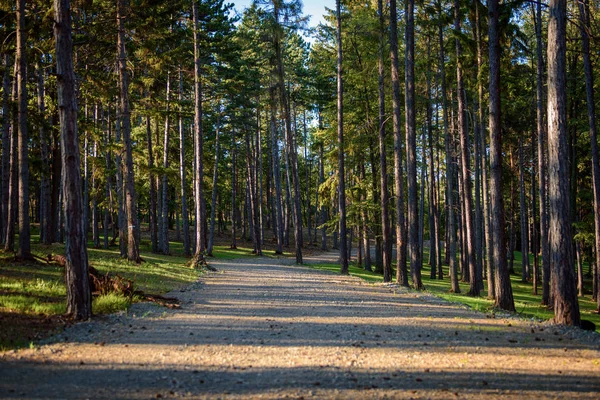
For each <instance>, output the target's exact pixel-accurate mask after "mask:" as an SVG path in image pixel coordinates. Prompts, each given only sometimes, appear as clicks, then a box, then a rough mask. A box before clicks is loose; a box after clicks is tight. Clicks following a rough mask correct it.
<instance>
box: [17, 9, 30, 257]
mask: <svg viewBox="0 0 600 400" xmlns="http://www.w3.org/2000/svg"><path fill="white" fill-rule="evenodd" d="M26 52H27V51H26V33H25V0H18V1H17V53H16V57H15V63H16V64H17V66H18V70H17V82H18V84H17V97H18V99H17V101H18V108H19V110H18V124H17V126H18V132H19V133H18V141H17V147H18V150H17V151H18V163H19V164H18V165H19V167H18V168H19V178H18V179H19V250H18V251H17V256H18V257H20V258H31V234H30V229H29V157H28V153H29V151H28V142H29V138H28V134H27V58H26Z"/></svg>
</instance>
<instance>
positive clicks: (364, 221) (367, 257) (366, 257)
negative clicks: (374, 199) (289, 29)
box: [358, 0, 408, 286]
mask: <svg viewBox="0 0 600 400" xmlns="http://www.w3.org/2000/svg"><path fill="white" fill-rule="evenodd" d="M392 1H393V0H392ZM361 161H362V160H361ZM358 168H359V171H360V172H359V173H360V179H361V180H362V181H363V182H365V180H366V179H367V178H366V175H365V163H364V162H360V163H359V165H358ZM360 196H361V198H360V199H361V201H362V202H366V200H367V196H366V190H365V191H364V192H362V191H361V195H360ZM360 217H361V225H362V240H363V243H362V247H363V249H364V251H363V261H364V269H365V271H372V270H373V268H372V266H371V265H372V262H371V245H370V241H369V225H368V224H369V220H368V213H367V209H366V207H361V210H360ZM404 272H406V271H404ZM404 277H406V275H404ZM406 279H408V278H406ZM400 282H402V277H401V280H400ZM405 286H408V283H407V284H406V285H405Z"/></svg>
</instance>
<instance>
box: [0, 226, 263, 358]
mask: <svg viewBox="0 0 600 400" xmlns="http://www.w3.org/2000/svg"><path fill="white" fill-rule="evenodd" d="M36 228H37V227H32V243H31V250H32V253H33V254H35V255H37V256H39V257H45V256H46V255H47V254H48V253H52V254H64V245H63V244H58V243H55V244H52V245H49V246H46V245H42V244H39V243H38V242H39V236H38V232H37V229H36ZM100 243H103V241H102V238H101V241H100ZM170 250H171V255H161V254H154V253H152V252H151V246H150V241H149V240H142V241H141V242H140V254H141V257H142V259H143V260H144V262H142V263H141V264H136V263H132V262H129V261H127V260H125V259H122V258H121V257H120V255H119V248H118V246H112V247H110V248H109V249H107V250H105V249H94V248H93V244H92V243H91V242H89V243H88V258H89V262H90V264H91V265H92V266H94V267H95V268H96V269H97V270H98V271H99V272H101V273H104V274H105V273H110V274H115V275H119V276H121V277H123V278H127V279H130V280H132V281H133V282H134V286H135V289H136V290H142V291H144V292H145V293H151V294H164V293H167V292H170V291H172V290H176V289H178V288H180V287H182V286H185V285H188V284H190V283H191V282H193V281H195V280H196V279H197V278H198V276H199V274H200V271H198V270H194V269H192V268H190V267H188V266H187V263H188V261H189V259H188V258H187V257H185V256H184V251H183V245H182V243H180V242H170ZM213 254H214V259H235V258H240V257H247V256H250V255H251V254H252V249H250V248H246V247H239V248H238V249H234V250H232V249H230V248H229V246H225V245H222V246H221V245H219V246H215V248H214V252H213ZM210 260H211V258H209V259H208V262H209V263H210ZM63 273H64V271H63V268H62V267H58V266H56V265H52V264H50V265H49V264H46V263H42V262H30V261H27V262H22V261H16V262H15V261H14V258H13V256H12V254H10V255H8V254H6V255H4V256H1V255H0V350H2V349H7V348H14V347H23V346H27V345H28V344H29V343H30V342H31V341H32V340H35V339H37V338H39V337H42V336H44V335H47V333H48V331H51V330H53V329H56V328H60V326H62V325H64V321H62V320H61V318H60V316H61V315H63V314H64V313H65V312H66V288H65V284H64V277H63ZM133 301H136V299H135V298H134V299H133ZM130 304H131V299H129V298H127V297H125V296H122V295H116V294H107V295H101V296H97V297H94V299H93V302H92V311H93V313H94V314H96V315H97V314H108V313H114V312H117V311H120V310H125V309H127V307H129V305H130ZM61 321H62V325H61Z"/></svg>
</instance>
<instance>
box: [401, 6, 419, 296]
mask: <svg viewBox="0 0 600 400" xmlns="http://www.w3.org/2000/svg"><path fill="white" fill-rule="evenodd" d="M406 4H407V14H406V71H405V73H406V99H405V102H406V104H405V107H406V164H407V178H408V252H409V257H410V274H411V277H412V284H413V286H414V287H415V288H416V289H422V288H423V282H422V281H421V268H422V264H423V259H422V256H421V249H420V248H419V213H418V206H417V190H418V187H417V132H416V129H417V127H416V115H415V14H414V11H415V2H414V0H408V1H407V3H406Z"/></svg>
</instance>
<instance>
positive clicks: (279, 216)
mask: <svg viewBox="0 0 600 400" xmlns="http://www.w3.org/2000/svg"><path fill="white" fill-rule="evenodd" d="M269 104H270V107H271V112H270V114H271V115H270V131H271V153H272V155H271V157H272V165H273V181H274V185H275V224H274V225H275V228H276V232H275V236H276V238H277V248H276V249H275V254H283V208H282V204H281V199H282V190H281V167H280V162H279V144H278V140H277V137H278V135H277V124H276V123H275V115H276V113H277V107H276V103H275V87H273V86H271V88H270V89H269Z"/></svg>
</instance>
